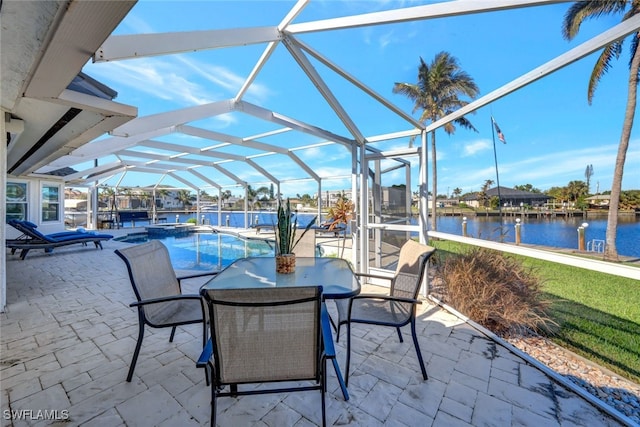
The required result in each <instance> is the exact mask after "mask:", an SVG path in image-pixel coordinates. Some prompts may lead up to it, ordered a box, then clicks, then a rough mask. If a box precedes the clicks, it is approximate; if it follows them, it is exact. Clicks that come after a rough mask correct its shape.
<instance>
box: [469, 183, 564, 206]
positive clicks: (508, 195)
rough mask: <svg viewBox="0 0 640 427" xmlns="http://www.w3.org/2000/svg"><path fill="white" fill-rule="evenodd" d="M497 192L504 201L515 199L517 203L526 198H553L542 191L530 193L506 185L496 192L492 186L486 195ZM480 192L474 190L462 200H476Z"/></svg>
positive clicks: (496, 194)
mask: <svg viewBox="0 0 640 427" xmlns="http://www.w3.org/2000/svg"><path fill="white" fill-rule="evenodd" d="M498 193H499V195H500V198H501V199H502V200H503V201H505V200H517V201H518V203H519V202H520V201H526V200H538V201H545V202H546V201H547V200H551V199H553V197H551V196H548V195H546V194H544V193H532V192H529V191H523V190H517V189H515V188H508V187H503V186H500V191H499V192H498V187H493V188H490V189H488V190H487V191H486V195H487V196H488V197H490V198H491V197H498ZM479 194H480V192H479V191H478V192H476V193H471V194H469V195H467V196H466V197H464V200H466V201H471V200H478V195H479Z"/></svg>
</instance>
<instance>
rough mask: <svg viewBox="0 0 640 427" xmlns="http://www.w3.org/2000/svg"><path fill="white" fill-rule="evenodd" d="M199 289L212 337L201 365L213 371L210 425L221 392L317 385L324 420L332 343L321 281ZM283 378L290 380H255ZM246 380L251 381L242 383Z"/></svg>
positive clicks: (238, 393) (290, 389)
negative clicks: (294, 285) (289, 285)
mask: <svg viewBox="0 0 640 427" xmlns="http://www.w3.org/2000/svg"><path fill="white" fill-rule="evenodd" d="M201 293H202V296H203V299H204V300H205V301H206V305H207V307H208V315H209V321H210V328H211V339H209V340H208V341H207V345H206V346H205V348H204V350H203V352H202V355H201V356H200V359H199V360H198V362H197V366H198V367H201V368H209V372H210V373H211V379H210V381H209V382H210V384H211V425H212V426H215V425H216V400H217V398H218V397H222V396H231V397H236V396H244V395H253V394H264V393H283V392H294V391H307V390H318V391H320V393H321V405H322V425H323V426H324V425H325V424H326V408H325V399H324V394H325V392H326V357H327V356H328V355H333V354H334V349H333V342H332V335H331V326H330V324H329V315H328V314H327V312H326V309H325V308H324V303H323V302H322V287H321V286H309V287H275V288H258V289H203V290H202V291H201ZM283 382H288V384H287V386H282V385H280V386H265V387H255V386H253V385H255V384H257V383H281V384H282V383H283ZM309 382H311V383H312V384H308V383H309ZM245 384H247V385H248V384H251V385H252V386H251V387H247V388H244V385H245ZM239 386H243V389H242V390H239V389H238V387H239ZM225 387H228V389H227V391H224V390H225Z"/></svg>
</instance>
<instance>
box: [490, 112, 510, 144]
mask: <svg viewBox="0 0 640 427" xmlns="http://www.w3.org/2000/svg"><path fill="white" fill-rule="evenodd" d="M491 121H492V122H493V126H495V128H496V133H497V134H498V139H499V140H500V141H502V143H504V144H506V143H507V140H506V139H504V134H503V133H502V131H501V130H500V126H498V123H496V121H495V119H494V118H493V117H491Z"/></svg>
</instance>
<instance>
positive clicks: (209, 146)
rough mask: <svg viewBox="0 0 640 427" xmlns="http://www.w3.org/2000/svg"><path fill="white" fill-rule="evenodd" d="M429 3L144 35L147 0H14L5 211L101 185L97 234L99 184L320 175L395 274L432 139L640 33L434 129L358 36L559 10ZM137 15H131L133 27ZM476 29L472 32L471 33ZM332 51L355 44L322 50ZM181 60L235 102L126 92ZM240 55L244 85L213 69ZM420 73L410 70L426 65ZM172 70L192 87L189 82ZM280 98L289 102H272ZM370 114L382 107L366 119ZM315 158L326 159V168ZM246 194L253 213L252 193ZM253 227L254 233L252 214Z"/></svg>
mask: <svg viewBox="0 0 640 427" xmlns="http://www.w3.org/2000/svg"><path fill="white" fill-rule="evenodd" d="M319 3H320V6H322V5H323V4H322V3H323V2H319ZM359 3H361V5H360V6H361V7H362V4H363V3H362V2H359ZM425 3H426V4H417V5H413V4H412V5H411V6H408V7H404V3H398V4H394V3H389V4H388V5H387V6H384V7H382V8H380V6H379V5H377V4H374V3H373V2H372V3H371V5H370V6H371V11H370V12H366V13H352V12H351V9H350V8H349V7H346V6H345V7H344V8H330V7H329V6H330V4H331V2H328V5H327V4H326V3H325V4H324V5H325V6H326V7H327V8H328V9H333V10H328V9H327V10H324V12H323V15H324V16H326V18H323V19H320V20H313V19H309V18H307V16H308V15H306V14H305V11H306V10H307V8H310V7H314V6H316V5H317V4H318V3H316V2H314V1H307V0H301V1H297V2H273V3H270V6H269V13H268V14H266V13H265V16H268V17H271V16H274V15H278V16H279V18H278V19H276V20H274V21H273V22H269V23H268V24H264V23H261V22H260V23H256V24H255V25H254V24H253V22H246V23H245V21H244V20H243V19H244V17H243V14H242V12H241V9H238V15H237V16H219V17H218V16H210V17H208V19H207V20H206V25H205V24H202V21H198V24H197V25H193V26H192V27H190V20H189V17H186V16H184V17H183V16H181V14H180V13H181V11H180V7H179V6H176V10H175V11H174V12H175V13H174V16H173V17H172V19H170V20H169V19H168V20H167V28H168V29H164V28H155V29H153V31H151V30H149V29H147V28H144V26H140V27H135V25H134V24H135V19H136V18H137V17H136V16H135V14H134V12H135V11H136V8H137V7H138V6H140V7H142V4H140V5H136V2H135V1H126V0H123V1H103V2H94V1H89V0H72V1H48V2H20V1H4V2H2V5H1V9H0V14H1V15H0V16H1V18H2V52H3V54H2V76H3V77H2V78H3V84H2V108H3V111H4V112H5V120H4V121H3V132H2V135H3V138H6V141H4V142H3V144H2V148H1V149H0V154H2V157H3V159H6V170H2V171H0V172H2V173H0V175H1V176H2V179H3V182H2V186H1V187H2V190H1V191H2V192H3V193H2V197H1V199H2V203H3V205H5V206H4V207H6V190H5V187H6V184H7V181H15V180H18V181H19V180H20V179H29V178H34V177H35V178H38V179H45V180H46V177H50V176H56V177H57V179H60V180H62V182H63V184H64V186H66V187H86V188H87V189H88V192H89V195H90V197H89V198H88V204H87V211H88V212H90V213H91V216H90V219H89V225H90V226H93V227H96V224H97V215H98V209H97V206H98V190H99V189H101V188H106V187H108V188H112V189H118V188H121V187H125V186H130V185H131V184H130V183H131V182H135V183H137V185H139V186H140V187H144V188H146V189H148V190H149V191H150V192H153V191H159V190H161V189H163V188H177V187H182V188H186V189H190V190H192V191H193V192H195V193H196V194H200V192H201V191H206V192H207V193H208V194H213V195H218V196H219V197H220V196H221V194H222V192H223V191H225V190H228V189H233V190H234V191H235V192H244V194H245V195H246V192H247V189H248V186H251V187H253V188H256V187H261V186H269V185H273V186H274V187H275V188H276V194H284V195H287V194H295V193H296V192H297V191H296V186H298V185H300V183H302V182H305V183H309V182H311V183H313V188H314V191H313V193H314V194H315V195H316V197H317V199H318V206H322V205H323V203H322V198H323V193H325V190H326V189H327V188H329V187H331V188H335V187H336V186H338V187H341V188H342V189H344V190H346V191H347V193H348V194H349V196H350V198H351V200H352V201H353V202H354V205H355V215H354V217H353V221H352V223H351V224H350V229H351V239H352V244H353V249H354V250H353V259H352V261H353V263H354V266H355V268H356V269H358V270H365V269H367V268H368V267H369V266H377V267H380V266H384V264H385V261H384V260H383V259H382V258H383V257H382V253H383V252H382V250H381V248H383V247H384V245H386V244H390V245H392V246H396V247H397V246H399V245H398V242H400V241H402V240H405V239H406V238H407V237H408V236H410V235H411V234H412V233H413V235H417V236H418V237H419V239H420V240H421V241H423V242H424V241H426V239H427V233H428V225H427V216H428V203H429V201H428V189H427V184H428V182H427V181H428V180H427V176H428V166H429V164H430V161H431V153H430V152H429V150H428V135H429V133H430V132H431V131H433V130H436V129H440V128H441V127H443V126H444V125H445V124H447V123H449V122H451V121H453V120H456V119H458V118H460V117H463V116H465V115H467V114H472V113H474V112H476V111H478V110H480V109H482V108H485V107H487V106H490V105H491V104H492V103H494V102H495V101H497V100H500V99H501V98H503V97H506V96H508V95H509V94H512V93H514V92H516V91H518V90H520V89H522V88H524V87H526V86H528V85H530V84H531V83H533V82H536V81H538V80H539V79H543V78H544V77H546V76H548V75H550V74H552V73H554V72H556V71H558V70H561V69H562V68H564V67H566V66H568V65H570V64H572V63H574V62H575V61H578V60H580V59H582V58H584V57H586V56H588V55H590V54H592V53H593V52H596V51H597V50H599V49H601V48H602V47H603V46H604V45H606V44H607V43H609V42H611V41H614V40H619V39H621V38H624V37H625V36H627V35H629V34H630V33H633V32H635V31H638V29H639V28H640V16H635V17H632V18H630V19H628V20H626V21H624V22H623V23H621V24H618V25H612V26H611V28H610V29H608V30H606V31H604V32H603V33H601V34H598V35H597V36H595V37H593V38H590V39H588V40H585V41H583V42H582V43H580V44H576V45H573V46H572V47H571V46H569V45H567V46H568V48H567V50H566V51H565V52H560V53H559V54H558V55H557V56H555V57H551V58H550V59H548V60H545V61H541V62H540V63H538V64H534V65H533V66H531V67H530V69H529V71H527V72H525V73H524V74H522V75H519V76H516V78H514V79H506V80H504V81H503V82H502V83H501V84H498V85H496V86H495V87H492V88H484V91H483V93H484V95H482V96H481V97H479V98H478V99H476V100H474V101H472V102H470V103H469V104H468V105H466V106H464V107H463V108H460V109H459V110H457V111H455V112H454V113H452V114H450V115H448V116H446V117H443V118H441V119H439V120H437V121H435V122H433V123H430V122H428V123H421V122H420V121H418V120H417V118H416V117H417V114H415V113H414V112H413V111H412V105H410V104H408V103H405V104H403V105H397V101H398V98H394V99H393V101H392V100H391V99H390V98H389V97H388V94H389V93H390V88H391V85H392V84H393V80H392V79H390V80H389V81H388V82H387V83H386V86H385V87H379V86H377V84H373V82H374V81H375V80H374V79H372V77H371V76H372V75H373V74H374V73H381V72H383V71H384V70H388V69H393V68H394V67H405V66H407V64H387V63H383V62H380V61H378V60H377V59H376V57H375V55H367V54H363V50H362V49H360V48H359V47H358V43H356V40H355V39H356V37H355V35H354V31H356V30H358V31H359V30H362V29H367V28H384V29H385V30H388V31H389V32H390V33H394V34H408V33H410V32H415V31H420V28H422V27H420V26H416V25H418V24H419V25H428V24H429V23H433V25H436V23H437V24H438V25H442V22H448V21H446V20H449V19H455V18H458V17H464V16H467V15H474V14H489V13H504V12H505V11H508V10H512V9H520V8H538V7H553V6H554V5H555V4H556V3H560V2H558V1H550V0H486V1H473V0H469V1H466V0H461V1H452V2H441V3H434V2H425ZM365 4H366V3H365ZM176 5H178V3H176ZM129 14H133V16H131V20H130V21H127V19H128V18H129V16H130V15H129ZM173 18H175V19H173ZM265 20H266V18H265ZM453 25H456V24H453ZM505 25H508V23H507V22H505ZM35 29H37V30H35ZM465 31H469V34H470V35H469V37H470V38H472V32H473V29H465ZM360 36H362V34H361V33H360ZM418 40H420V39H418ZM420 42H421V43H422V42H424V43H437V40H435V39H434V40H429V39H427V40H420ZM327 43H329V44H332V45H334V46H342V49H332V50H331V51H327V50H325V49H322V48H319V47H318V46H326V45H327ZM174 57H175V58H178V59H179V60H180V61H182V63H183V65H184V70H185V74H186V73H187V71H188V72H189V73H194V72H195V73H198V74H200V75H203V76H205V78H206V79H208V80H209V81H210V82H211V83H212V84H221V85H223V86H225V88H227V89H228V91H230V92H231V93H232V95H231V96H225V95H224V93H225V92H223V91H218V92H217V93H216V94H217V95H218V96H217V97H216V98H212V97H210V96H209V95H207V96H202V97H195V96H191V97H184V98H181V102H180V103H181V106H180V107H179V108H176V107H175V105H172V104H170V103H169V102H167V99H169V98H171V97H177V96H178V94H177V93H173V92H172V93H169V91H170V90H173V89H170V88H168V87H167V88H166V91H167V92H163V91H158V90H157V89H149V90H148V91H146V97H148V99H147V98H146V99H144V100H142V99H134V98H131V97H127V88H128V87H131V85H135V86H136V87H138V88H141V89H142V90H143V92H144V88H145V85H146V84H147V83H150V82H151V81H152V80H153V79H155V78H156V77H157V76H154V75H152V74H151V73H149V74H148V76H147V77H148V80H147V81H145V80H140V81H131V80H129V81H126V79H127V78H128V77H127V76H128V75H129V74H127V70H128V69H131V68H132V67H140V68H143V69H144V68H145V64H146V61H148V60H149V59H150V58H155V59H157V58H174ZM417 60H418V58H415V64H417ZM231 61H235V62H234V68H233V69H234V70H235V73H236V75H238V76H242V78H241V79H235V80H233V79H231V80H225V79H226V77H227V76H225V75H224V70H223V69H222V68H220V67H217V66H216V65H212V64H214V63H217V64H220V63H225V64H226V63H231ZM415 64H414V63H412V64H410V66H411V67H412V68H413V69H415ZM120 74H121V75H122V79H123V80H120V81H121V82H122V85H121V86H120V87H111V86H114V85H113V83H111V84H110V85H109V86H107V85H106V84H104V83H102V82H101V80H102V78H101V77H100V76H104V75H111V76H114V75H120ZM165 77H166V76H165ZM171 77H172V78H173V79H174V81H176V82H180V84H179V85H178V86H182V87H183V88H185V90H186V88H188V86H189V84H190V82H189V81H188V79H186V78H183V77H182V76H180V75H172V76H171ZM114 81H117V79H115V80H114ZM267 81H268V82H271V85H267V83H266V82H267ZM273 82H277V83H273ZM301 87H310V88H313V92H312V94H311V95H308V94H306V95H305V96H304V97H301V96H299V94H300V93H301V90H300V89H301ZM267 92H270V93H269V95H270V96H265V93H267ZM305 93H306V92H305ZM116 95H117V96H116ZM115 99H119V100H120V99H122V100H126V101H123V103H120V102H116V101H115ZM274 99H278V100H286V103H277V105H278V108H274V105H276V103H275V102H274V101H273V100H274ZM143 101H144V103H145V104H149V105H150V106H148V107H145V109H144V112H142V111H141V107H140V106H139V105H138V104H142V103H143ZM405 101H407V100H405ZM124 102H126V103H124ZM363 105H367V106H368V107H369V108H368V109H367V112H366V113H364V112H363V111H362V106H363ZM372 111H373V112H375V113H374V116H373V117H372V116H371V115H372ZM310 159H324V160H325V163H324V164H323V167H322V168H317V167H314V166H312V165H311V163H310V161H309V160H310ZM3 163H4V162H3ZM3 166H4V165H3ZM43 177H44V178H43ZM127 182H128V183H129V184H126V183H127ZM390 191H391V192H393V195H392V196H390V195H389V192H390ZM244 200H245V211H247V210H248V209H249V205H248V204H247V200H248V197H246V196H245V197H244ZM414 200H415V201H416V202H415V203H414V206H415V207H417V208H415V207H414V209H415V212H414V213H413V214H412V202H413V201H414ZM219 205H220V204H219ZM198 206H199V204H198ZM220 208H221V207H220V206H219V209H220ZM3 210H4V209H3ZM34 219H35V218H34ZM61 225H63V224H61ZM244 225H245V227H246V226H248V225H249V218H248V214H245V224H244ZM3 233H5V231H4V230H3ZM4 238H5V236H4V234H3V239H4ZM5 256H6V255H4V254H3V259H2V262H3V264H4V263H5V262H6V260H5V259H4V257H5ZM3 270H4V269H3ZM3 274H4V273H3ZM3 288H4V286H3ZM3 305H4V297H3Z"/></svg>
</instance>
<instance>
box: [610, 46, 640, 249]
mask: <svg viewBox="0 0 640 427" xmlns="http://www.w3.org/2000/svg"><path fill="white" fill-rule="evenodd" d="M636 37H638V35H636ZM639 69H640V47H639V48H637V49H636V50H635V51H634V52H633V57H632V58H631V66H630V69H629V86H628V89H627V108H626V110H625V114H624V123H623V125H622V135H620V145H619V146H618V155H617V156H616V167H615V169H614V172H613V182H612V183H611V200H610V202H609V216H608V218H607V232H606V235H605V241H606V246H605V251H604V259H605V260H607V261H618V249H617V248H616V232H617V230H618V209H619V206H620V192H621V191H622V175H623V171H624V163H625V159H626V157H627V149H628V148H629V139H630V138H631V128H632V127H633V119H634V116H635V111H636V103H637V94H638V70H639Z"/></svg>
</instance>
